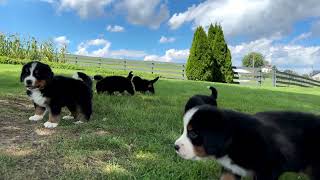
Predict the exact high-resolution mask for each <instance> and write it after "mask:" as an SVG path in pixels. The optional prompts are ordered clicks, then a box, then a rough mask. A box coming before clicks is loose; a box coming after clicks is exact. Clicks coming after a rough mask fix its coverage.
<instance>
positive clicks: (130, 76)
mask: <svg viewBox="0 0 320 180" xmlns="http://www.w3.org/2000/svg"><path fill="white" fill-rule="evenodd" d="M132 77H133V74H132V71H130V72H129V74H128V76H127V78H128V79H130V80H132Z"/></svg>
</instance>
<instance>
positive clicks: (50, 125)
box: [43, 121, 58, 129]
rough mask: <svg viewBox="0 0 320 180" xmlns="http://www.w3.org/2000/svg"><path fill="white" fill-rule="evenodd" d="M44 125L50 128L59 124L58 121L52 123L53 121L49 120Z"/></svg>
mask: <svg viewBox="0 0 320 180" xmlns="http://www.w3.org/2000/svg"><path fill="white" fill-rule="evenodd" d="M43 125H44V127H46V128H48V129H53V128H55V127H57V126H58V123H52V122H49V121H47V122H45V123H44V124H43Z"/></svg>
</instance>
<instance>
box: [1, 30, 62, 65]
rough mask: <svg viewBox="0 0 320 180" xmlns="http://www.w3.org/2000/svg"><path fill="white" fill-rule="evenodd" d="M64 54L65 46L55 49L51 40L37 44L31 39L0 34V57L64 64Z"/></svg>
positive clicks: (37, 42)
mask: <svg viewBox="0 0 320 180" xmlns="http://www.w3.org/2000/svg"><path fill="white" fill-rule="evenodd" d="M66 53H67V47H66V46H63V47H61V48H57V47H56V46H55V45H54V43H53V42H52V41H51V40H47V41H44V42H39V41H37V40H36V39H35V38H33V37H28V38H20V36H19V35H5V34H1V33H0V56H7V57H10V58H17V59H30V60H44V61H50V62H64V61H65V56H66Z"/></svg>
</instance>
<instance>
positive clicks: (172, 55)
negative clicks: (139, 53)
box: [144, 49, 189, 62]
mask: <svg viewBox="0 0 320 180" xmlns="http://www.w3.org/2000/svg"><path fill="white" fill-rule="evenodd" d="M188 57H189V49H184V50H176V49H169V50H167V51H166V53H165V55H163V56H158V55H148V56H145V57H144V61H163V62H173V61H176V62H177V61H178V62H186V60H187V59H188Z"/></svg>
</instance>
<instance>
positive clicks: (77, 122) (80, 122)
mask: <svg viewBox="0 0 320 180" xmlns="http://www.w3.org/2000/svg"><path fill="white" fill-rule="evenodd" d="M82 123H83V122H82V121H76V122H74V124H82Z"/></svg>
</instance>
